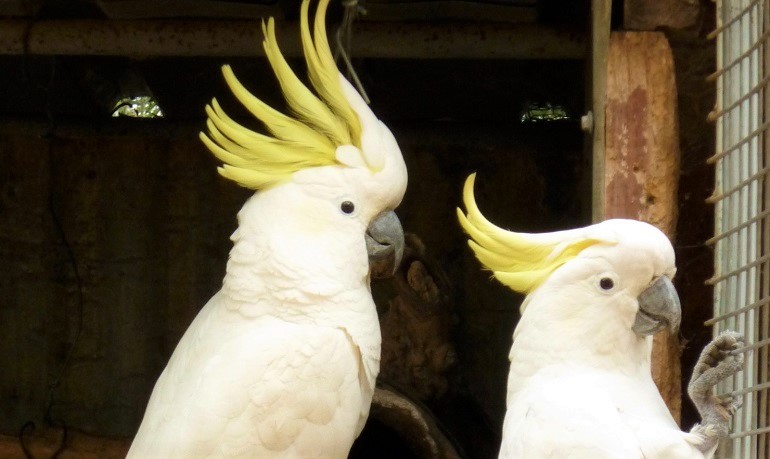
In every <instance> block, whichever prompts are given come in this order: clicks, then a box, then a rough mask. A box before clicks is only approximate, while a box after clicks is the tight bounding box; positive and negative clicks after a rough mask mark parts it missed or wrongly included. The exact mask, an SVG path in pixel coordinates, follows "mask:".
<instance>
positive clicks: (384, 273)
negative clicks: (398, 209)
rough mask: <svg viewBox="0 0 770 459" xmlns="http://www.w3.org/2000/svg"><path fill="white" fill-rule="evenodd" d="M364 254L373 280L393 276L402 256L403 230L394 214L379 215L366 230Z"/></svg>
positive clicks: (391, 212) (390, 212)
mask: <svg viewBox="0 0 770 459" xmlns="http://www.w3.org/2000/svg"><path fill="white" fill-rule="evenodd" d="M366 252H367V253H368V254H369V270H370V272H371V275H372V277H373V278H375V279H384V278H387V277H391V276H392V275H393V274H395V272H396V270H397V269H398V267H399V265H400V264H401V257H402V256H403V255H404V230H403V229H402V228H401V221H400V220H399V219H398V217H397V216H396V213H395V212H393V211H389V212H385V213H382V214H380V215H379V216H378V217H377V218H375V219H374V220H373V221H372V223H371V224H370V225H369V228H367V229H366Z"/></svg>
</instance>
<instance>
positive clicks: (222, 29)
mask: <svg viewBox="0 0 770 459" xmlns="http://www.w3.org/2000/svg"><path fill="white" fill-rule="evenodd" d="M276 27H277V29H278V30H277V32H276V33H277V35H278V37H279V40H280V44H281V50H282V51H283V53H284V54H285V55H286V56H295V57H296V56H301V55H302V49H301V45H300V41H299V28H298V24H297V23H296V22H291V23H287V22H279V23H278V24H276ZM354 39H355V42H354V46H353V54H354V56H356V57H373V58H394V59H583V58H585V55H586V52H587V50H586V47H587V43H586V37H585V36H584V35H582V34H580V33H574V31H564V30H559V29H556V28H551V27H544V26H539V25H536V24H506V23H462V24H457V23H442V24H426V23H396V22H387V23H384V22H359V23H357V24H356V27H355V31H354ZM261 41H262V33H261V31H260V26H259V22H258V21H248V20H232V21H223V20H136V21H127V20H90V19H86V20H44V21H38V22H29V21H22V20H13V19H9V20H0V55H23V54H33V55H99V56H144V57H159V56H257V55H264V50H263V49H262V46H261V44H260V43H261Z"/></svg>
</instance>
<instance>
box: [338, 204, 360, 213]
mask: <svg viewBox="0 0 770 459" xmlns="http://www.w3.org/2000/svg"><path fill="white" fill-rule="evenodd" d="M340 210H341V211H342V212H344V213H346V214H352V213H353V211H354V210H356V205H355V204H353V203H352V202H350V201H343V202H342V204H340Z"/></svg>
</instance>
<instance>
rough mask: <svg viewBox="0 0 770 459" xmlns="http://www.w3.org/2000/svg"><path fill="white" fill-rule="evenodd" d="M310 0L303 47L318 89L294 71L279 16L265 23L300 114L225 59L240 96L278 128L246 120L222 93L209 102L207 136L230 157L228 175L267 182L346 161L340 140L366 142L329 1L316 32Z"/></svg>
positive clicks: (276, 66)
mask: <svg viewBox="0 0 770 459" xmlns="http://www.w3.org/2000/svg"><path fill="white" fill-rule="evenodd" d="M309 3H310V0H303V2H302V8H301V21H300V28H301V37H302V49H303V52H304V55H305V61H306V63H307V67H308V74H309V77H310V82H311V84H312V86H313V88H314V89H315V91H316V93H317V94H318V95H316V94H314V93H313V92H312V91H311V90H310V89H309V88H308V87H307V86H305V85H304V84H303V83H302V81H300V79H299V78H298V77H297V76H296V75H295V74H294V72H293V71H292V70H291V67H289V64H288V63H287V62H286V59H284V57H283V55H282V54H281V51H280V49H279V48H278V41H277V38H276V35H275V21H274V20H273V18H269V19H268V21H267V24H265V23H264V21H263V23H262V32H263V34H264V40H263V42H262V46H263V47H264V49H265V54H266V56H267V58H268V60H269V62H270V66H271V67H272V68H273V72H274V73H275V75H276V77H277V79H278V82H279V84H280V85H281V90H282V91H283V94H284V96H285V98H286V102H287V104H288V106H289V108H290V109H291V111H292V112H293V115H294V117H291V116H287V115H285V114H283V113H281V112H279V111H277V110H275V109H273V108H272V107H270V106H269V105H267V104H265V103H264V102H262V101H261V100H259V99H258V98H257V97H255V96H254V95H253V94H251V93H250V92H249V91H248V90H247V89H246V88H245V87H244V86H243V85H242V84H241V82H240V81H238V79H237V78H236V77H235V74H234V73H233V71H232V69H231V68H230V66H229V65H225V66H223V67H222V73H223V74H224V77H225V81H226V82H227V85H228V86H229V87H230V90H231V91H232V92H233V94H234V95H235V97H236V98H237V99H238V100H239V101H240V102H241V103H242V104H243V105H244V106H245V107H246V108H247V109H248V110H249V112H251V114H253V115H254V116H255V117H256V118H257V119H259V120H260V121H261V122H262V123H263V124H264V125H265V127H266V128H267V130H268V132H269V133H270V134H271V135H264V134H259V133H257V132H254V131H251V130H250V129H248V128H246V127H244V126H242V125H240V124H238V123H237V122H235V121H234V120H233V119H232V118H230V117H229V116H227V114H226V113H225V112H224V111H223V110H222V107H221V106H220V105H219V103H218V102H217V101H216V99H214V100H212V101H211V105H207V106H206V114H208V120H207V122H206V126H207V128H208V135H207V134H204V133H201V134H200V138H201V140H202V141H203V143H204V144H205V145H206V147H208V149H209V150H211V152H212V153H213V154H214V156H216V157H217V158H218V159H219V160H221V161H222V162H223V163H224V164H223V166H222V167H220V168H218V170H219V173H220V174H222V175H223V176H224V177H227V178H229V179H230V180H233V181H235V182H237V183H238V184H240V185H242V186H245V187H247V188H251V189H254V190H259V189H263V188H267V187H270V186H272V185H275V184H277V183H280V182H282V181H285V180H288V179H289V178H290V177H291V175H292V174H293V173H295V172H297V171H299V170H302V169H306V168H309V167H319V166H328V165H332V164H339V162H338V161H337V158H336V151H337V147H339V146H341V145H354V146H356V147H358V148H360V147H361V145H360V143H361V122H360V120H359V118H358V115H357V114H356V112H355V111H354V110H353V108H352V107H351V106H350V104H349V103H348V101H347V99H346V98H345V96H344V94H343V91H342V86H341V83H340V78H341V75H340V73H339V70H338V69H337V66H336V65H335V63H334V58H333V57H332V53H331V49H330V48H329V41H328V39H327V37H326V24H325V16H326V8H327V7H328V5H329V0H320V2H319V4H318V9H317V11H316V16H315V23H314V27H313V29H314V30H313V34H312V36H311V32H310V24H309V20H308V8H309Z"/></svg>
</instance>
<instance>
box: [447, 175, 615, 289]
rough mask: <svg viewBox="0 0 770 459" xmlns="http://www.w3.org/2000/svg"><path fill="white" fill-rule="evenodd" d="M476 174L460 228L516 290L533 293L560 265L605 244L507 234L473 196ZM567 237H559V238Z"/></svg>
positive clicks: (485, 261)
mask: <svg viewBox="0 0 770 459" xmlns="http://www.w3.org/2000/svg"><path fill="white" fill-rule="evenodd" d="M475 179H476V174H475V173H474V174H471V175H469V176H468V178H467V179H466V180H465V186H464V187H463V203H464V204H465V208H466V209H467V215H466V214H464V213H463V212H462V210H461V209H459V208H458V209H457V217H458V218H459V220H460V225H462V227H463V229H464V230H465V232H466V233H468V235H469V236H470V239H469V240H468V245H469V246H470V248H471V249H472V250H473V252H474V253H475V254H476V258H478V260H479V261H480V262H481V264H483V265H484V267H486V268H487V269H489V270H490V271H492V273H493V275H494V277H495V278H496V279H497V280H499V281H500V282H501V283H503V284H504V285H507V286H508V287H510V288H511V289H512V290H514V291H517V292H521V293H530V292H531V291H532V290H534V289H535V288H537V287H538V286H539V285H540V284H542V283H543V281H544V280H545V279H546V278H547V277H548V276H549V275H550V274H551V273H552V272H553V271H554V270H555V269H556V268H558V267H559V266H561V265H563V264H564V263H566V262H567V261H569V260H571V259H572V258H575V257H576V256H577V255H578V254H579V253H580V252H581V251H582V250H583V249H585V248H586V247H590V246H592V245H594V244H597V243H599V242H602V241H600V240H597V239H592V238H587V237H582V236H579V235H576V234H575V233H573V232H562V233H546V234H530V233H516V232H513V231H507V230H504V229H502V228H499V227H498V226H496V225H494V224H493V223H491V222H490V221H489V220H487V219H486V218H485V217H484V215H482V214H481V211H480V210H479V208H478V206H477V205H476V199H475V197H474V194H473V184H474V182H475ZM559 234H561V235H563V236H565V237H558V236H557V235H559Z"/></svg>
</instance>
